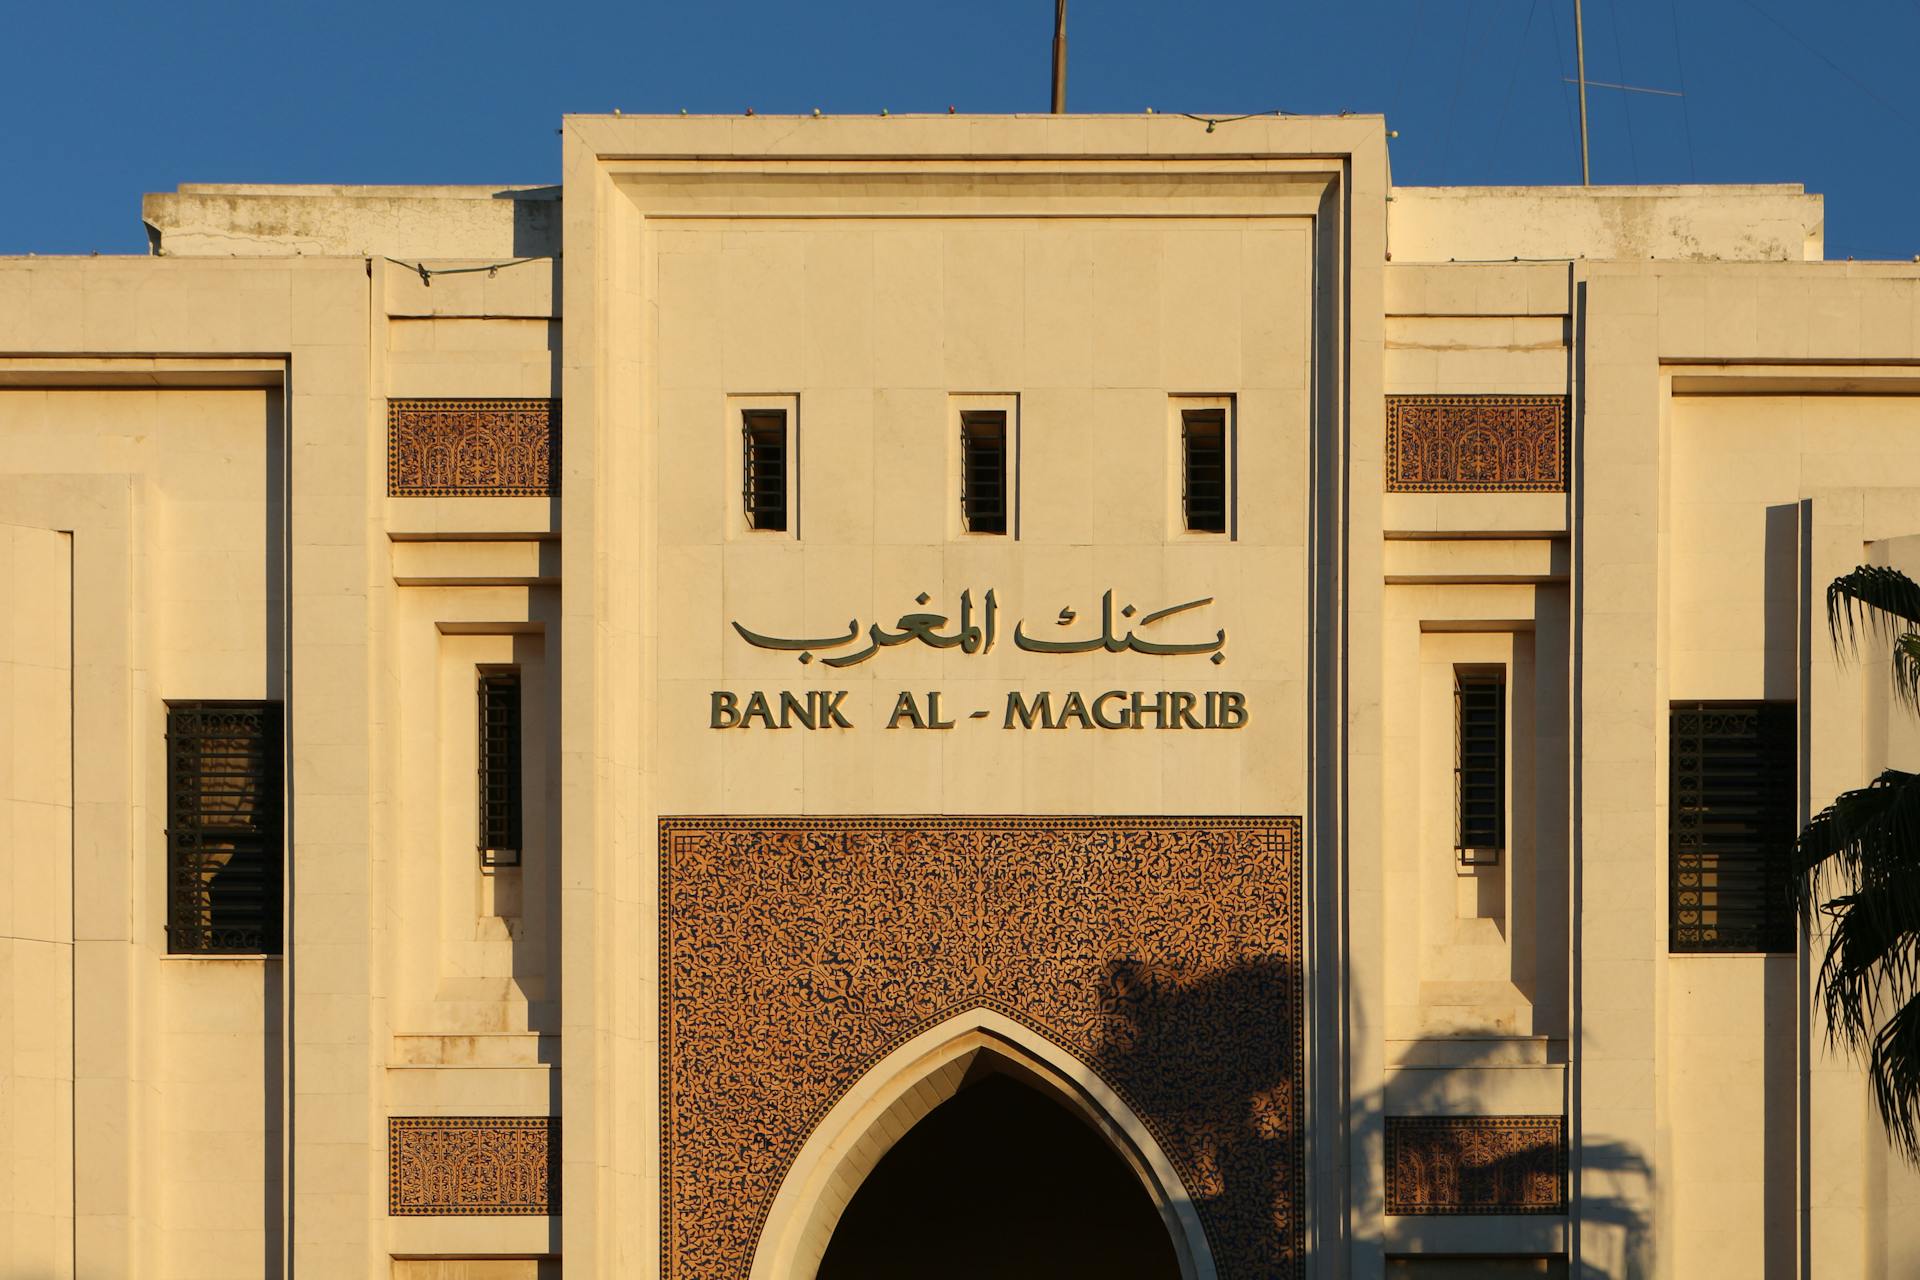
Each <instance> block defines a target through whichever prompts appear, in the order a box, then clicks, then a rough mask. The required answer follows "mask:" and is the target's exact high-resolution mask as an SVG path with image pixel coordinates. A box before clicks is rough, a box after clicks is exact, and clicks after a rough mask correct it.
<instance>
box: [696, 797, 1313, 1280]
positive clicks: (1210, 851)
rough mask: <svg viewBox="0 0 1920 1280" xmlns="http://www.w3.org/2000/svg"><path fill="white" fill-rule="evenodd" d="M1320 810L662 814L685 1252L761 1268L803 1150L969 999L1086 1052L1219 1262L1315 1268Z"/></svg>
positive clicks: (1234, 1266) (1297, 1270) (1294, 1271)
mask: <svg viewBox="0 0 1920 1280" xmlns="http://www.w3.org/2000/svg"><path fill="white" fill-rule="evenodd" d="M1300 849H1301V839H1300V820H1299V819H1298V818H1292V817H1282V818H1014V817H1008V818H987V817H980V818H947V817H911V818H906V817H902V818H666V819H662V820H661V823H660V852H661V870H660V877H661V898H660V901H661V937H660V948H661V957H660V958H661V1024H662V1025H661V1045H662V1049H661V1057H662V1061H661V1132H662V1146H663V1150H662V1153H661V1165H662V1168H661V1173H662V1178H661V1182H662V1190H661V1202H662V1203H661V1213H662V1222H663V1224H664V1228H665V1235H666V1240H665V1250H666V1258H665V1267H664V1274H665V1275H666V1276H668V1277H670V1278H676V1280H690V1278H691V1277H696V1276H698V1277H703V1278H704V1277H716V1276H741V1277H744V1276H745V1275H746V1274H747V1272H748V1269H749V1267H750V1266H751V1264H752V1259H753V1254H754V1250H755V1247H756V1243H757V1240H758V1237H759V1234H760V1230H761V1228H762V1226H763V1225H764V1224H765V1221H766V1216H767V1212H768V1209H769V1208H770V1207H771V1204H772V1201H773V1198H774V1196H775V1194H776V1193H777V1192H778V1190H779V1187H780V1184H781V1182H782V1180H783V1179H784V1178H785V1176H786V1173H787V1170H788V1168H789V1167H790V1166H791V1164H792V1162H793V1160H794V1157H795V1156H796V1154H797V1153H798V1152H799V1149H800V1147H801V1145H802V1144H803V1143H804V1142H805V1141H806V1139H807V1137H808V1135H809V1134H810V1133H811V1132H812V1131H813V1129H814V1127H815V1126H816V1125H817V1124H818V1123H819V1122H820V1120H821V1119H822V1118H823V1117H824V1116H825V1115H826V1114H827V1112H828V1111H829V1110H830V1109H831V1107H832V1106H833V1104H834V1103H835V1101H836V1100H837V1099H838V1098H840V1097H841V1095H843V1094H844V1093H845V1092H846V1091H847V1090H848V1089H849V1088H851V1087H852V1086H853V1085H854V1084H855V1083H856V1082H857V1081H858V1080H859V1079H860V1077H861V1076H862V1075H863V1074H864V1073H865V1072H866V1071H867V1070H869V1069H870V1068H871V1067H872V1066H873V1065H874V1064H875V1063H877V1062H878V1061H880V1059H882V1058H884V1057H885V1056H886V1055H887V1054H888V1053H889V1052H891V1051H892V1050H893V1049H894V1048H896V1047H898V1046H899V1045H901V1044H903V1043H905V1042H906V1041H908V1040H910V1039H911V1038H912V1037H913V1036H915V1035H917V1034H919V1033H920V1032H922V1031H924V1030H926V1029H928V1028H930V1027H933V1026H936V1025H938V1024H939V1023H941V1022H943V1021H945V1020H947V1019H948V1018H950V1017H952V1016H954V1015H956V1014H959V1013H962V1012H964V1011H966V1010H968V1009H974V1008H989V1009H993V1010H996V1011H998V1012H1000V1013H1002V1014H1004V1015H1006V1016H1008V1017H1011V1018H1015V1019H1017V1020H1019V1021H1020V1022H1022V1023H1023V1024H1025V1025H1026V1026H1028V1027H1029V1028H1031V1029H1032V1030H1034V1031H1035V1032H1037V1033H1038V1034H1040V1035H1043V1036H1046V1037H1047V1038H1048V1039H1050V1040H1052V1041H1053V1042H1054V1043H1055V1044H1058V1045H1060V1046H1061V1047H1062V1048H1063V1049H1065V1050H1066V1051H1067V1052H1070V1053H1072V1054H1074V1055H1075V1056H1076V1057H1078V1058H1080V1059H1081V1060H1082V1061H1083V1062H1085V1063H1086V1064H1087V1065H1088V1066H1089V1067H1091V1068H1092V1069H1093V1070H1094V1071H1096V1072H1097V1073H1098V1074H1099V1075H1100V1077H1101V1079H1102V1080H1103V1081H1105V1082H1106V1083H1107V1085H1108V1086H1109V1087H1111V1088H1112V1089H1113V1090H1114V1092H1115V1093H1117V1094H1118V1095H1119V1096H1120V1097H1122V1098H1123V1099H1124V1100H1125V1101H1126V1102H1127V1104H1128V1106H1130V1107H1131V1108H1132V1109H1133V1111H1134V1112H1135V1113H1136V1114H1137V1115H1138V1116H1139V1117H1140V1118H1141V1120H1142V1122H1143V1123H1144V1124H1145V1125H1146V1127H1147V1129H1148V1130H1149V1132H1150V1133H1151V1134H1152V1135H1153V1137H1154V1140H1155V1141H1156V1142H1157V1143H1159V1145H1160V1146H1161V1148H1162V1150H1163V1151H1164V1152H1165V1153H1166V1155H1167V1158H1168V1159H1169V1160H1170V1161H1171V1162H1172V1163H1173V1165H1174V1167H1175V1168H1176V1169H1177V1170H1178V1171H1179V1173H1180V1176H1181V1178H1182V1180H1183V1181H1184V1182H1185V1184H1186V1187H1187V1189H1188V1191H1189V1192H1190V1193H1191V1194H1192V1195H1193V1197H1194V1201H1195V1204H1194V1207H1195V1209H1196V1210H1197V1212H1198V1215H1199V1218H1200V1221H1201V1223H1202V1225H1203V1227H1204V1229H1205V1231H1206V1233H1207V1238H1208V1243H1209V1247H1210V1248H1211V1250H1212V1252H1213V1257H1214V1261H1215V1263H1216V1264H1217V1266H1218V1267H1219V1269H1220V1272H1221V1274H1222V1275H1259V1276H1272V1277H1297V1276H1299V1275H1301V1274H1302V1270H1303V1267H1304V1265H1305V1256H1306V1249H1305V1235H1304V1227H1305V1216H1306V1215H1305V1189H1306V1180H1305V1170H1304V1158H1305V1139H1304V1124H1303V1117H1304V1114H1305V1100H1304V1095H1303V1081H1302V1029H1303V1024H1304V1014H1305V1009H1304V999H1305V997H1304V989H1303V984H1302V975H1301V961H1302V945H1301V856H1300Z"/></svg>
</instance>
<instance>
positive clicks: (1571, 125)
mask: <svg viewBox="0 0 1920 1280" xmlns="http://www.w3.org/2000/svg"><path fill="white" fill-rule="evenodd" d="M1916 2H1920V0H1916ZM1558 11H1559V3H1558V0H1550V2H1549V3H1548V5H1547V17H1548V18H1550V19H1552V21H1553V58H1554V61H1555V62H1557V63H1558V64H1559V65H1560V105H1561V106H1562V107H1565V108H1566V112H1567V141H1568V142H1571V143H1572V144H1573V154H1575V155H1576V156H1577V155H1579V154H1580V126H1579V125H1578V124H1576V123H1575V122H1574V118H1573V101H1572V97H1571V94H1570V92H1569V90H1568V88H1567V50H1566V48H1565V46H1564V45H1562V44H1561V43H1560V15H1559V12H1558Z"/></svg>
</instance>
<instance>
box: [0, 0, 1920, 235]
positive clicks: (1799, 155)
mask: <svg viewBox="0 0 1920 1280" xmlns="http://www.w3.org/2000/svg"><path fill="white" fill-rule="evenodd" d="M9 9H10V11H9V13H8V15H7V17H6V18H5V19H4V25H3V26H0V31H4V32H5V36H6V38H5V41H4V44H0V48H4V49H5V57H4V58H3V59H0V121H4V122H5V123H4V125H0V253H23V252H29V251H33V252H41V253H76V252H77V253H86V252H91V251H94V250H98V251H99V252H102V253H138V252H143V251H144V248H145V243H146V240H145V234H144V232H143V231H142V229H141V225H140V195H141V193H142V192H147V191H164V190H171V189H172V188H173V187H174V186H175V185H177V184H178V183H181V182H375V183H379V182H501V183H505V182H551V181H556V180H557V179H558V177H559V168H560V147H559V140H558V138H557V137H556V136H555V129H556V128H557V127H558V125H559V123H560V117H561V115H562V114H564V113H566V112H572V111H585V112H600V111H611V110H613V109H614V108H616V107H617V108H619V109H621V110H624V111H627V112H634V113H638V112H659V111H678V110H679V109H681V108H683V107H684V108H686V109H687V110H689V111H692V112H696V113H699V112H721V113H732V112H740V111H744V110H745V109H746V108H747V107H749V106H751V107H753V108H754V109H755V110H756V111H759V112H763V113H767V112H796V111H811V110H812V109H813V108H815V107H818V108H820V109H821V110H822V111H825V112H828V113H864V112H877V111H879V110H880V109H881V108H883V107H885V108H888V109H890V110H892V111H895V112H906V111H944V110H946V109H947V107H948V106H949V105H952V106H954V107H957V108H958V109H959V110H961V111H965V112H1010V111H1043V110H1045V109H1046V107H1047V92H1048V88H1047V75H1048V58H1049V40H1050V36H1051V31H1052V23H1053V5H1052V4H1051V3H1050V2H1049V0H1017V2H1016V0H945V2H943V3H929V2H927V0H895V3H891V4H878V3H866V2H860V3H854V2H851V0H826V2H824V3H821V2H816V3H811V4H809V3H800V2H798V0H787V2H785V3H767V2H764V0H683V2H682V3H678V4H674V5H662V4H657V3H647V2H645V0H633V2H630V3H624V4H618V5H604V6H601V5H591V6H590V5H566V4H550V5H546V6H543V5H541V4H540V3H538V2H537V0H515V2H514V3H498V2H496V0H464V2H463V3H459V4H452V3H435V4H426V3H417V2H414V0H388V3H384V4H364V3H358V2H357V0H339V2H337V3H308V4H303V5H298V6H295V5H291V4H286V3H274V2H273V0H264V2H263V0H253V2H252V3H247V4H238V3H210V2H207V3H196V2H195V0H186V3H184V4H172V5H161V4H152V3H141V4H137V5H134V4H121V3H113V4H88V3H85V2H84V0H71V2H69V3H29V2H28V0H18V3H16V4H13V5H11V6H9ZM1586 25H1587V74H1588V76H1589V77H1590V78H1593V79H1598V80H1610V81H1618V82H1625V83H1629V84H1636V85H1644V86H1650V87H1654V88H1661V89H1675V90H1677V89H1680V88H1682V87H1683V86H1684V88H1685V91H1686V97H1685V98H1684V99H1675V98H1664V97H1653V96H1645V95H1638V94H1623V93H1618V92H1614V91H1611V90H1605V89H1596V90H1594V91H1593V93H1592V99H1591V102H1592V128H1593V170H1594V178H1595V180H1596V181H1598V182H1635V181H1639V182H1687V181H1701V182H1779V181H1799V182H1804V183H1806V185H1807V187H1808V189H1810V190H1813V191H1817V192H1820V193H1822V194H1823V195H1825V196H1826V201H1827V204H1826V208H1827V253H1828V256H1829V257H1831V258H1844V257H1847V256H1849V255H1853V256H1857V257H1861V258H1910V257H1912V256H1913V255H1914V254H1915V253H1920V209H1917V208H1916V206H1917V205H1920V201H1916V196H1917V195H1920V168H1917V167H1916V164H1915V160H1916V151H1917V150H1920V146H1917V143H1920V77H1916V76H1915V75H1914V74H1913V71H1912V65H1911V64H1912V61H1913V58H1914V55H1915V51H1916V50H1920V0H1898V2H1896V0H1830V2H1829V3H1824V4H1814V3H1809V0H1798V2H1797V3H1796V2H1792V0H1586ZM1068 34H1069V44H1070V50H1071V55H1072V56H1071V71H1070V74H1069V81H1068V85H1069V101H1068V105H1069V107H1071V108H1073V109H1076V110H1082V111H1138V110H1141V109H1143V108H1146V107H1149V106H1151V107H1153V108H1154V109H1155V110H1158V111H1194V112H1201V113H1210V114H1226V113H1236V112H1248V111H1262V110H1270V109H1274V108H1283V109H1285V110H1288V111H1296V112H1308V113H1322V112H1336V111H1341V110H1352V111H1366V112H1375V111H1382V112H1385V113H1386V114H1387V116H1388V124H1389V126H1390V127H1392V128H1395V129H1398V130H1399V131H1400V137H1399V139H1398V141H1396V142H1394V143H1393V176H1394V180H1395V181H1396V182H1399V183H1402V184H1425V183H1460V184H1477V183H1558V182H1570V181H1578V177H1579V169H1578V150H1577V144H1576V134H1575V123H1574V121H1575V116H1574V93H1573V90H1572V89H1571V88H1570V87H1568V86H1566V85H1563V84H1562V83H1561V77H1562V76H1563V75H1567V74H1571V72H1572V69H1573V0H1319V2H1318V3H1288V2H1282V0H1265V2H1264V3H1260V2H1254V0H1219V2H1218V3H1197V2H1195V0H1160V2H1159V3H1148V2H1146V0H1073V2H1072V4H1071V6H1070V11H1069V29H1068ZM1195 127H1196V128H1198V127H1199V126H1197V125H1196V126H1195Z"/></svg>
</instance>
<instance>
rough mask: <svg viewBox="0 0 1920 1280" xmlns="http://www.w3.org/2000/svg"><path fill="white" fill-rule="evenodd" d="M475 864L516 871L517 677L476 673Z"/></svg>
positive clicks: (497, 672)
mask: <svg viewBox="0 0 1920 1280" xmlns="http://www.w3.org/2000/svg"><path fill="white" fill-rule="evenodd" d="M478 702H479V707H480V734H479V747H480V750H479V791H480V823H479V832H480V863H481V865H482V866H487V867H517V866H519V865H520V841H521V828H520V789H521V780H520V673H519V672H518V671H516V670H511V669H509V670H499V669H494V670H482V671H481V672H480V688H479V698H478Z"/></svg>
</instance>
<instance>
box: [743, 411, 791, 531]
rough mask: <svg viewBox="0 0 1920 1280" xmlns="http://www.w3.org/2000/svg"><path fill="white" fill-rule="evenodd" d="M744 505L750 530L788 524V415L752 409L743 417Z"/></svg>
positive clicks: (776, 527) (779, 527)
mask: <svg viewBox="0 0 1920 1280" xmlns="http://www.w3.org/2000/svg"><path fill="white" fill-rule="evenodd" d="M740 424H741V426H740V434H741V447H742V449H743V451H744V458H743V462H742V467H741V477H742V489H741V504H742V507H743V509H744V510H745V512H746V516H747V527H748V528H749V529H769V530H775V531H780V530H784V529H785V528H786V527H787V415H786V414H785V413H784V412H782V411H780V410H778V409H749V410H747V411H746V412H744V413H742V414H741V416H740Z"/></svg>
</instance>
